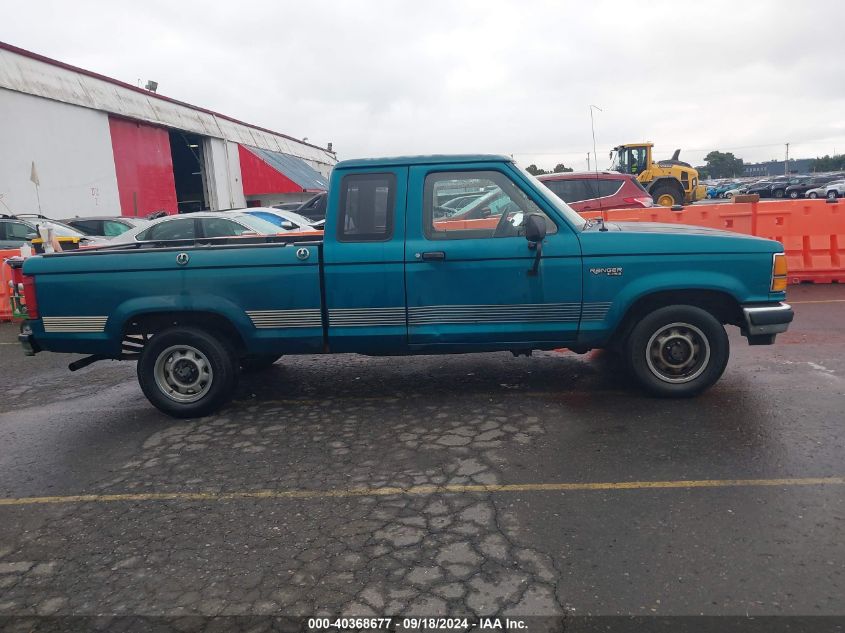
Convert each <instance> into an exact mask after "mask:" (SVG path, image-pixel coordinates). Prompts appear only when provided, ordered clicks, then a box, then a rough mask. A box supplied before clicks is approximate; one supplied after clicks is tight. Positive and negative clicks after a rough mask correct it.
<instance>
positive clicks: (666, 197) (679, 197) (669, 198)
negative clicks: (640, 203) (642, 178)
mask: <svg viewBox="0 0 845 633" xmlns="http://www.w3.org/2000/svg"><path fill="white" fill-rule="evenodd" d="M651 197H652V199H653V200H654V202H655V204H658V205H660V206H661V207H671V206H674V205H676V204H683V203H684V194H683V193H682V192H681V191H680V187H673V186H672V185H657V186H656V187H655V188H654V189H652V190H651Z"/></svg>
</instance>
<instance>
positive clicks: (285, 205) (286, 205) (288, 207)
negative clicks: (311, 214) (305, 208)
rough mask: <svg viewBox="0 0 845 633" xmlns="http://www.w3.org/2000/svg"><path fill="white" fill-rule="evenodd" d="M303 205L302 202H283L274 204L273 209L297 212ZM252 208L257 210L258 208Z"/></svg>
mask: <svg viewBox="0 0 845 633" xmlns="http://www.w3.org/2000/svg"><path fill="white" fill-rule="evenodd" d="M302 204H303V203H301V202H282V203H281V204H274V205H273V207H272V208H273V209H279V210H280V211H296V210H297V209H298V208H299V207H301V206H302ZM251 208H253V209H257V208H258V207H251Z"/></svg>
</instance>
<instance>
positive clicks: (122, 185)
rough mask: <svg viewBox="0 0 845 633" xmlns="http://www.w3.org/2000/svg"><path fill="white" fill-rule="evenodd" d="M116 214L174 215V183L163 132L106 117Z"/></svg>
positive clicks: (171, 164) (176, 205)
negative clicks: (112, 158) (112, 153)
mask: <svg viewBox="0 0 845 633" xmlns="http://www.w3.org/2000/svg"><path fill="white" fill-rule="evenodd" d="M109 129H110V131H111V145H112V151H113V152H114V168H115V172H116V173H117V191H118V194H119V196H120V212H121V213H122V214H123V215H129V216H144V215H147V214H148V213H152V212H153V211H167V212H168V213H177V212H178V210H179V206H178V204H177V202H176V183H175V181H174V179H173V159H172V157H171V154H170V136H169V135H168V133H167V130H165V129H163V128H160V127H154V126H152V125H146V124H144V123H138V122H137V121H129V120H127V119H119V118H116V117H111V116H110V117H109Z"/></svg>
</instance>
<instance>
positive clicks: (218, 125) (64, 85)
mask: <svg viewBox="0 0 845 633" xmlns="http://www.w3.org/2000/svg"><path fill="white" fill-rule="evenodd" d="M336 160H337V159H336V156H335V154H334V153H333V152H332V151H331V149H330V148H329V149H325V148H321V147H317V146H316V145H312V144H310V143H305V142H302V141H299V140H296V139H294V138H291V137H289V136H286V135H284V134H280V133H278V132H272V131H270V130H266V129H264V128H260V127H257V126H254V125H249V124H247V123H243V122H241V121H238V120H236V119H233V118H232V117H228V116H225V115H222V114H219V113H216V112H212V111H210V110H206V109H204V108H199V107H196V106H192V105H189V104H187V103H182V102H180V101H176V100H174V99H170V98H168V97H165V96H162V95H159V94H155V93H154V92H151V91H149V90H145V89H142V88H138V87H136V86H132V85H130V84H127V83H123V82H121V81H117V80H115V79H111V78H109V77H104V76H102V75H98V74H96V73H93V72H90V71H87V70H83V69H81V68H76V67H73V66H69V65H67V64H64V63H62V62H59V61H56V60H53V59H49V58H46V57H43V56H41V55H38V54H35V53H32V52H30V51H26V50H23V49H20V48H17V47H15V46H11V45H9V44H5V43H3V42H0V213H37V212H39V209H40V211H41V213H42V214H43V215H46V216H48V217H52V218H66V217H72V216H89V215H102V216H107V215H121V214H122V215H132V216H134V215H139V216H143V215H147V214H148V213H151V212H153V211H160V210H164V211H167V212H168V213H177V212H185V211H195V210H200V209H227V208H238V207H244V206H247V204H264V205H266V204H275V203H277V202H281V201H299V200H306V199H308V198H309V197H310V196H311V195H313V193H316V192H319V191H325V190H326V188H327V187H328V180H327V179H328V176H329V173H330V172H331V169H332V167H333V166H334V164H335V162H336ZM36 183H37V185H36Z"/></svg>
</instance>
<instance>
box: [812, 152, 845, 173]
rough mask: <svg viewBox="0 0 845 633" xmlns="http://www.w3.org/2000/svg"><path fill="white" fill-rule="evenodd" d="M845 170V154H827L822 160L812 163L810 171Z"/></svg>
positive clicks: (814, 160)
mask: <svg viewBox="0 0 845 633" xmlns="http://www.w3.org/2000/svg"><path fill="white" fill-rule="evenodd" d="M842 169H845V154H834V155H833V156H829V155H827V154H825V155H824V156H822V157H821V158H815V159H813V162H812V163H810V171H840V170H842Z"/></svg>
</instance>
